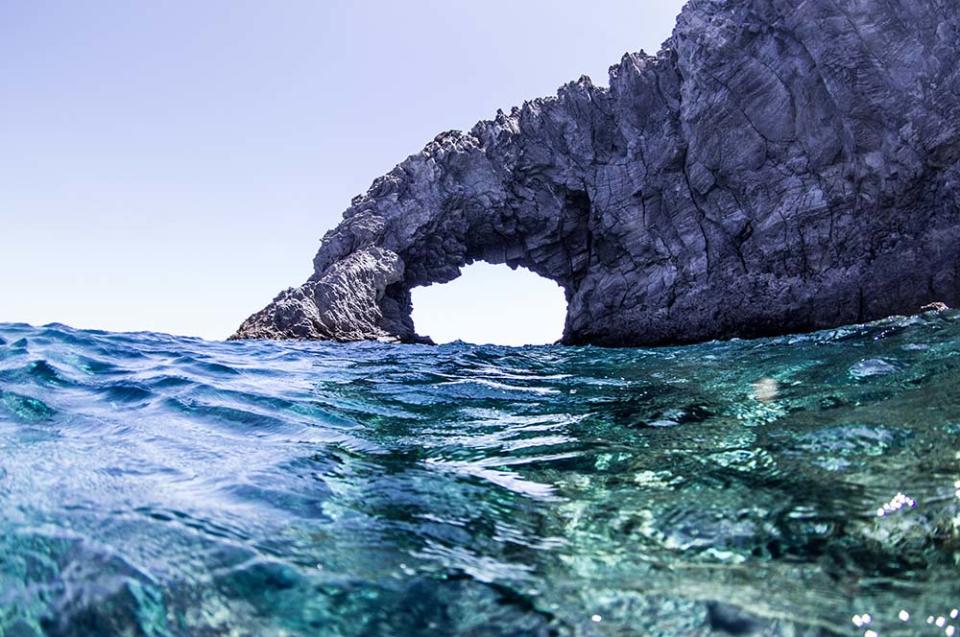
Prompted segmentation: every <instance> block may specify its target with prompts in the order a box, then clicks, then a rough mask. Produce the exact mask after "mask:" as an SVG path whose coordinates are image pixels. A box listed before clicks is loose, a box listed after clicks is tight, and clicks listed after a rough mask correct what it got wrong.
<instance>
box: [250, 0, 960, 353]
mask: <svg viewBox="0 0 960 637" xmlns="http://www.w3.org/2000/svg"><path fill="white" fill-rule="evenodd" d="M958 28H960V4H958V3H957V0H691V2H689V3H688V4H687V6H686V7H685V8H684V10H683V12H682V13H681V15H680V16H679V18H678V21H677V26H676V29H675V30H674V32H673V35H672V37H671V38H670V39H669V40H668V41H667V42H666V43H665V44H664V46H663V48H662V50H661V51H660V52H659V53H658V54H657V55H656V56H649V55H646V54H644V53H639V54H629V55H626V56H624V58H623V59H622V60H621V62H620V63H619V64H618V65H616V66H614V67H612V68H611V69H610V87H609V88H602V87H597V86H594V85H593V84H592V83H591V82H590V80H589V79H588V78H585V77H584V78H581V79H580V80H578V81H576V82H572V83H570V84H568V85H566V86H564V87H562V88H561V89H560V90H559V91H558V93H557V96H556V97H551V98H545V99H537V100H533V101H531V102H527V103H526V104H524V105H523V106H522V107H519V108H514V109H513V110H512V111H511V112H509V113H504V112H499V113H497V116H496V117H495V118H494V119H493V120H490V121H483V122H480V123H478V124H477V125H476V126H475V127H474V128H473V129H472V130H470V131H469V132H458V131H451V132H447V133H442V134H440V135H438V136H437V137H436V138H435V139H434V140H433V141H432V142H430V143H429V144H427V146H426V148H424V150H423V151H421V152H420V153H418V154H416V155H413V156H411V157H409V158H407V159H406V160H405V161H404V162H402V163H401V164H400V165H398V166H397V167H396V168H394V169H393V170H392V171H390V172H389V173H388V174H386V175H384V176H382V177H379V178H377V179H376V180H375V181H374V182H373V185H372V186H371V188H370V190H369V191H368V192H367V193H366V194H365V195H362V196H358V197H356V198H355V199H354V200H353V202H352V203H351V206H350V207H349V208H348V209H347V211H346V212H345V213H344V218H343V221H342V223H341V224H340V225H339V226H337V227H336V228H335V229H333V230H331V231H330V232H328V233H327V235H326V236H325V237H324V239H323V241H322V244H321V247H320V250H319V252H318V253H317V255H316V257H315V258H314V274H313V276H311V277H310V279H309V280H308V281H307V282H306V283H304V284H303V285H301V286H300V287H297V288H291V289H288V290H286V291H284V292H282V293H280V295H279V296H277V297H276V298H275V299H274V300H273V302H272V303H271V304H270V305H268V306H267V307H266V308H265V309H263V310H261V311H260V312H258V313H257V314H254V315H253V316H251V317H250V318H248V319H247V320H246V321H245V322H244V323H243V325H241V327H240V329H239V330H238V331H237V333H236V335H235V338H313V339H337V340H359V339H372V338H396V339H399V340H403V341H410V340H416V339H417V338H418V337H417V336H416V332H415V330H414V325H413V322H412V320H411V317H410V312H411V302H410V290H411V289H412V288H414V287H417V286H420V285H429V284H432V283H443V282H446V281H450V280H452V279H454V278H456V277H457V276H458V275H459V274H460V269H461V268H462V267H463V266H464V265H466V264H469V263H471V262H473V261H476V260H483V261H487V262H490V263H506V264H508V265H511V266H524V267H527V268H529V269H530V270H532V271H534V272H536V273H538V274H540V275H542V276H544V277H547V278H548V279H552V280H553V281H556V282H557V283H558V284H559V285H560V286H562V287H563V289H564V291H565V293H566V298H567V301H568V311H567V318H566V325H565V329H564V335H563V340H564V342H566V343H594V344H600V345H643V344H659V343H677V342H690V341H699V340H704V339H712V338H720V337H731V336H743V337H749V336H758V335H768V334H777V333H786V332H791V331H800V330H809V329H816V328H822V327H829V326H834V325H838V324H843V323H851V322H857V321H864V320H869V319H874V318H878V317H882V316H885V315H889V314H894V313H902V312H908V311H913V310H916V308H918V307H920V306H921V305H923V304H925V303H928V302H930V301H933V300H944V301H946V302H948V303H950V304H951V305H953V304H955V303H957V302H960V200H958V190H960V165H958V157H960V135H958V126H960V37H958Z"/></svg>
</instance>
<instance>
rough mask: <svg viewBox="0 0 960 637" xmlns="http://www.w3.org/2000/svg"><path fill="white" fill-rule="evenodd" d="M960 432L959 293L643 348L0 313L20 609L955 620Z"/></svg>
mask: <svg viewBox="0 0 960 637" xmlns="http://www.w3.org/2000/svg"><path fill="white" fill-rule="evenodd" d="M958 443H960V315H958V314H956V313H946V314H942V315H926V316H921V317H913V318H909V319H907V318H897V319H891V320H888V321H882V322H879V323H874V324H871V325H866V326H856V327H849V328H843V329H838V330H833V331H829V332H822V333H818V334H811V335H804V336H795V337H786V338H779V339H769V340H759V341H734V342H726V343H708V344H704V345H698V346H692V347H682V348H663V349H637V350H606V349H599V348H557V347H531V348H503V347H490V346H487V347H480V346H471V345H462V344H455V345H449V346H442V347H437V348H432V347H426V346H387V345H378V344H354V345H334V344H318V343H269V342H233V343H211V342H204V341H201V340H197V339H191V338H180V337H173V336H165V335H161V334H149V333H140V334H111V333H105V332H95V331H79V330H74V329H70V328H68V327H65V326H61V325H51V326H46V327H42V328H34V327H29V326H24V325H12V324H0V506H2V509H0V510H2V519H0V635H4V636H5V637H10V636H16V637H24V636H29V635H40V634H46V635H149V636H156V635H191V636H192V635H199V636H206V635H236V636H244V635H250V636H281V635H284V636H291V635H344V636H350V635H477V636H480V635H484V636H493V635H618V636H620V635H684V636H685V635H711V634H717V635H724V634H734V635H749V634H757V635H830V634H837V635H863V634H865V633H866V631H870V630H872V631H875V632H876V633H877V634H879V635H924V634H929V635H944V634H947V635H949V634H950V633H949V630H950V626H957V627H958V628H957V630H960V619H956V618H954V617H953V616H952V615H951V611H953V614H956V613H957V611H956V610H953V609H955V608H956V607H957V606H958V605H960V544H958V540H960V482H958V480H960V445H958ZM866 615H869V617H866Z"/></svg>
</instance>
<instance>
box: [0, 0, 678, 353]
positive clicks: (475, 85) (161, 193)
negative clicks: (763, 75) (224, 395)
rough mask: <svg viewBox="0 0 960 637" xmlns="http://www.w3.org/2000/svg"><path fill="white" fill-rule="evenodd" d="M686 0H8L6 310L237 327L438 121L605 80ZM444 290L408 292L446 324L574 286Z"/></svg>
mask: <svg viewBox="0 0 960 637" xmlns="http://www.w3.org/2000/svg"><path fill="white" fill-rule="evenodd" d="M681 5H682V3H681V2H679V1H677V0H669V1H660V0H658V1H657V2H650V1H641V0H632V1H630V0H594V1H593V2H589V3H585V2H582V0H581V1H579V2H575V1H572V0H569V1H568V0H557V1H547V0H525V1H517V0H512V1H507V0H484V1H483V2H467V1H462V0H447V1H435V0H408V1H407V2H373V1H369V2H362V1H354V2H346V1H343V2H341V1H336V0H313V1H306V0H285V1H284V2H259V1H258V2H252V1H250V2H247V1H243V0H230V1H228V0H204V1H202V2H195V1H192V0H191V1H187V0H173V1H169V2H125V1H120V0H116V1H112V2H105V1H96V0H91V1H87V2H74V1H72V0H71V1H57V0H50V1H45V2H36V0H3V2H0V104H2V113H3V117H2V118H0V145H2V151H0V229H2V230H0V321H25V322H30V323H37V324H39V323H46V322H52V321H59V322H63V323H68V324H71V325H75V326H78V327H96V328H101V329H110V330H140V329H147V330H156V331H164V332H171V333H178V334H188V335H197V336H204V337H206V338H223V337H225V336H227V335H228V334H230V333H231V332H232V331H233V330H234V329H235V328H236V326H237V325H238V324H239V323H240V321H241V320H243V319H244V318H246V316H247V315H248V314H250V313H251V312H253V311H255V310H258V309H260V308H261V307H262V306H263V305H265V304H266V303H267V302H268V301H269V300H270V299H271V298H272V297H273V296H274V295H275V294H276V293H277V292H278V291H279V290H280V289H282V288H284V287H288V286H290V285H295V284H299V283H301V282H302V281H303V280H305V279H306V277H307V276H308V275H309V274H310V264H311V258H312V257H313V254H314V252H315V251H316V248H317V243H318V240H319V238H320V236H321V235H322V234H323V232H324V231H326V230H327V229H329V228H330V227H332V226H333V225H335V224H336V223H337V221H338V220H339V218H340V215H341V213H342V212H343V210H344V209H345V208H346V206H347V205H348V204H349V201H350V198H351V197H353V196H354V195H355V194H357V193H360V192H363V191H365V190H366V188H367V187H368V186H369V184H370V182H371V181H372V180H373V178H375V177H376V176H378V175H380V174H382V173H383V172H386V171H387V170H389V169H390V168H391V167H393V165H395V164H396V163H397V162H399V161H401V160H402V159H403V158H404V157H406V156H407V155H409V154H411V153H414V152H417V151H418V150H419V149H420V148H422V147H423V145H424V143H425V142H426V141H428V140H430V139H432V138H433V136H434V135H435V134H436V133H438V132H440V131H442V130H447V129H453V128H458V129H463V128H469V127H470V126H472V125H473V124H474V123H475V122H476V121H477V120H479V119H485V118H488V117H490V116H492V115H493V114H494V113H495V112H496V109H497V108H504V109H507V108H509V107H511V106H513V105H515V104H519V103H520V102H522V101H523V100H524V99H526V98H532V97H537V96H541V95H551V94H553V93H554V92H555V90H556V88H557V87H558V86H559V85H561V84H563V83H564V82H566V81H569V80H572V79H575V78H577V77H578V76H579V75H581V74H587V75H590V76H591V77H592V78H593V79H594V81H595V82H596V83H598V84H606V81H607V76H606V70H607V67H608V66H610V65H611V64H614V63H615V62H617V61H618V60H619V59H620V56H621V55H622V54H623V53H624V52H625V51H636V50H639V49H646V50H647V51H650V52H653V51H656V50H657V49H658V48H659V46H660V43H661V42H662V41H663V40H664V39H665V38H666V37H667V36H668V35H669V32H670V30H671V28H672V26H673V22H674V19H675V15H676V14H677V12H678V11H679V9H680V7H681ZM474 269H476V273H475V274H474V273H473V270H474ZM530 282H532V283H530ZM463 285H468V286H469V290H467V291H464V292H457V291H456V290H457V289H458V288H459V287H460V286H463ZM442 287H443V289H441V287H440V286H432V288H428V289H426V290H425V291H424V292H425V293H424V294H423V295H422V296H423V298H422V299H421V290H415V291H414V301H415V303H416V305H417V306H416V310H415V318H416V319H418V320H419V321H420V324H418V327H420V331H421V333H431V332H430V331H429V330H428V329H425V328H424V325H427V324H431V325H432V324H437V325H439V327H440V329H441V330H446V332H445V333H443V334H438V333H437V331H436V329H434V331H433V333H434V335H435V336H438V337H439V338H440V340H448V339H449V338H453V337H456V336H460V337H463V338H466V339H467V340H475V341H494V342H516V338H515V337H516V334H517V333H520V332H521V331H523V330H527V331H528V332H529V333H536V331H535V330H536V329H537V328H538V326H543V325H562V316H561V317H559V318H558V317H557V316H556V314H557V313H558V312H559V313H562V295H561V293H560V290H559V288H556V286H554V285H553V284H551V283H549V282H547V281H542V280H539V279H537V278H536V277H534V276H532V275H531V276H529V277H526V278H525V277H523V276H517V273H514V272H512V271H510V270H508V269H506V267H505V266H500V267H498V268H493V267H486V268H484V267H482V266H475V267H474V268H473V269H468V271H467V275H465V276H464V277H462V278H461V279H458V280H457V281H454V282H453V283H450V284H447V285H446V286H442ZM443 290H449V293H443ZM477 294H483V295H487V296H489V298H490V299H491V300H489V301H487V302H486V303H485V305H483V306H481V307H478V306H477V304H476V303H473V302H467V301H466V300H465V299H473V298H474V297H475V296H476V295H477ZM511 295H512V296H511ZM558 295H559V296H558ZM557 298H560V300H561V303H560V305H558V304H557V302H556V299H557ZM548 299H549V302H548ZM484 307H489V308H490V312H491V314H490V316H494V315H497V314H502V312H503V308H504V307H509V308H511V311H512V312H513V313H514V316H516V321H514V322H513V323H512V324H511V325H505V326H504V325H501V326H499V327H493V322H492V321H490V320H485V319H484V317H483V316H479V315H478V313H479V312H481V311H482V310H483V308H484ZM558 307H559V309H557V308H558ZM458 312H459V314H458ZM543 312H547V314H546V315H545V314H543ZM488 318H489V317H488ZM432 319H436V320H432ZM540 329H541V331H542V332H545V331H547V330H546V329H545V328H540ZM550 329H551V330H553V329H555V328H550ZM476 330H480V332H477V331H476ZM484 330H486V332H484ZM528 332H524V333H528ZM557 336H559V333H556V334H546V333H545V334H544V338H543V339H541V340H544V341H547V340H552V339H553V338H556V337H557Z"/></svg>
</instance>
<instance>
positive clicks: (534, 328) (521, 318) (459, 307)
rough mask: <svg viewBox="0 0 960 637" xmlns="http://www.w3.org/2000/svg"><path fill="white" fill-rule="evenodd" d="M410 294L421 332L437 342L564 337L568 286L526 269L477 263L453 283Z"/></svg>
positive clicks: (547, 340)
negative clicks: (561, 285) (565, 286)
mask: <svg viewBox="0 0 960 637" xmlns="http://www.w3.org/2000/svg"><path fill="white" fill-rule="evenodd" d="M410 292H411V296H412V302H413V315H412V316H413V323H414V326H415V328H416V331H417V333H418V334H421V335H423V336H429V337H430V338H432V339H433V341H434V342H436V343H438V344H441V343H449V342H451V341H455V340H461V341H464V342H468V343H477V344H495V345H543V344H549V343H554V342H556V341H557V340H559V339H560V337H561V336H562V335H563V326H564V321H565V320H566V313H567V300H566V297H565V295H564V290H563V288H562V287H560V286H559V285H558V284H557V283H556V282H554V281H551V280H549V279H547V278H544V277H542V276H540V275H538V274H535V273H533V272H531V271H530V270H527V269H526V268H523V267H518V268H516V269H512V268H510V267H509V266H507V265H491V264H489V263H485V262H477V263H474V264H471V265H468V266H466V267H464V268H463V269H462V274H461V275H460V276H459V277H457V278H455V279H453V280H452V281H450V282H448V283H442V284H433V285H428V286H422V287H416V288H413V289H412V290H411V291H410Z"/></svg>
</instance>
